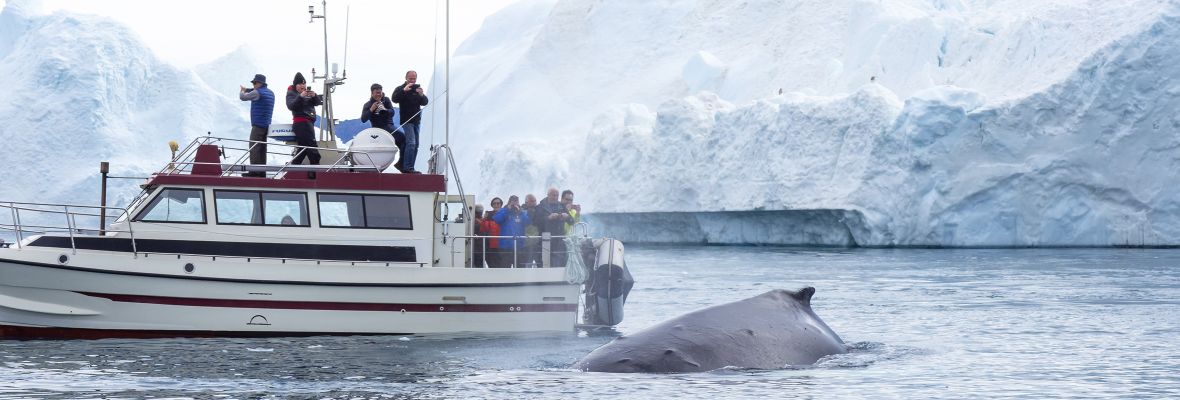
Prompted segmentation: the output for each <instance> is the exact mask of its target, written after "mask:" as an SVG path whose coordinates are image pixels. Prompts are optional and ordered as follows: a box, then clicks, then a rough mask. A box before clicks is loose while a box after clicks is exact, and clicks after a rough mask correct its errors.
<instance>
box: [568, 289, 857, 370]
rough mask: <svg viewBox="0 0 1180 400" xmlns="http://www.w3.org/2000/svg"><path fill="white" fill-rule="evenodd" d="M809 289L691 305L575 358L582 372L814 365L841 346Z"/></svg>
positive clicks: (841, 351) (841, 350)
mask: <svg viewBox="0 0 1180 400" xmlns="http://www.w3.org/2000/svg"><path fill="white" fill-rule="evenodd" d="M813 295H815V288H812V287H805V288H802V289H800V290H798V291H790V290H784V289H776V290H771V291H769V292H766V293H763V294H760V295H757V296H754V297H751V298H748V299H744V300H738V301H735V302H732V303H725V304H720V305H715V306H711V307H707V308H703V309H700V310H696V311H692V312H689V313H687V314H684V315H681V316H679V317H675V318H672V319H670V320H667V321H664V322H660V323H658V324H656V325H653V326H651V327H648V328H646V329H643V330H641V331H639V332H635V333H634V334H629V335H624V336H620V337H618V338H615V339H614V340H612V341H611V342H609V343H607V344H605V345H602V346H601V347H599V348H597V349H595V350H594V351H591V352H590V354H587V355H586V356H585V357H583V358H582V359H580V360H578V361H577V362H575V363H574V364H573V366H572V368H573V369H577V370H582V371H587V372H621V373H628V372H629V373H689V372H705V371H712V370H716V369H720V368H725V367H735V368H754V369H779V368H785V367H789V366H805V365H811V364H814V363H815V362H816V361H817V360H819V359H820V358H823V357H825V356H829V355H833V354H844V353H847V352H848V346H847V345H845V344H844V341H843V340H842V339H840V336H839V335H837V334H836V332H835V331H833V330H832V328H830V327H828V325H827V324H826V323H824V321H823V320H821V319H820V318H819V316H818V315H816V314H815V311H813V310H812V309H811V297H812V296H813Z"/></svg>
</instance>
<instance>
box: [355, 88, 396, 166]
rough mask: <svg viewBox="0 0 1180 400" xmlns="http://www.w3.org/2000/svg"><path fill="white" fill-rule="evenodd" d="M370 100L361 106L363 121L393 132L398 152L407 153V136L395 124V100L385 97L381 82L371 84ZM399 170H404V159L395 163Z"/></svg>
mask: <svg viewBox="0 0 1180 400" xmlns="http://www.w3.org/2000/svg"><path fill="white" fill-rule="evenodd" d="M369 93H370V94H371V95H370V96H369V101H367V102H365V106H364V107H362V108H361V122H368V123H369V124H371V125H372V126H373V127H374V128H381V129H384V130H385V131H386V132H389V133H391V134H393V142H394V144H396V145H397V154H398V155H404V154H406V137H405V136H404V135H402V134H401V132H398V131H397V130H396V128H395V127H394V125H393V102H392V101H390V100H389V98H388V97H385V90H384V89H383V88H382V87H381V84H379V83H374V84H373V85H372V86H369ZM393 167H394V168H397V170H398V171H401V170H402V160H401V159H400V158H399V159H398V160H397V163H396V164H394V165H393Z"/></svg>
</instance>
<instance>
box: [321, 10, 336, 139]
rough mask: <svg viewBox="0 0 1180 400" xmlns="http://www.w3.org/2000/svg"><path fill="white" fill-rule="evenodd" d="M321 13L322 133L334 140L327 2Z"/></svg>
mask: <svg viewBox="0 0 1180 400" xmlns="http://www.w3.org/2000/svg"><path fill="white" fill-rule="evenodd" d="M322 4H323V6H324V9H323V11H321V13H322V15H323V19H324V129H323V131H324V132H328V136H327V138H326V139H332V140H334V139H335V138H336V130H335V125H336V124H334V123H332V118H333V115H332V82H331V81H329V80H328V79H329V78H328V76H329V75H328V71H329V69H328V0H324V1H323V3H322Z"/></svg>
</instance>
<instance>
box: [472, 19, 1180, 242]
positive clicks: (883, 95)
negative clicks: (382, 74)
mask: <svg viewBox="0 0 1180 400" xmlns="http://www.w3.org/2000/svg"><path fill="white" fill-rule="evenodd" d="M1132 3H1133V4H1126V3H1118V4H1115V3H1102V2H1087V1H1083V2H1065V1H1060V2H1015V1H992V2H989V1H958V2H920V1H885V2H867V1H846V2H841V1H836V2H822V4H821V3H817V2H807V1H804V2H799V3H798V4H795V3H792V5H790V6H787V5H783V4H780V3H776V2H709V1H699V2H680V3H675V4H663V3H661V6H664V7H667V8H668V9H667V10H664V11H665V12H662V13H659V15H658V16H655V15H653V14H655V13H656V11H655V10H653V9H648V8H647V7H649V6H650V7H653V8H654V7H655V6H654V5H650V4H646V3H634V2H626V4H617V3H611V2H607V3H601V2H579V1H563V2H558V3H556V4H553V5H552V9H551V10H550V12H549V13H548V14H542V15H540V16H534V18H535V19H534V20H532V21H533V22H532V24H533V25H536V24H540V25H541V28H530V30H528V31H527V32H535V33H532V34H531V35H532V36H531V37H532V41H531V42H529V43H528V44H527V46H526V48H525V49H523V50H522V49H519V48H514V49H515V50H514V51H518V52H522V53H523V54H524V55H523V56H520V57H519V58H518V59H514V60H506V61H504V62H503V63H502V64H496V63H495V62H492V61H489V60H486V59H484V60H483V61H485V62H489V63H491V64H492V65H495V67H496V69H497V70H503V69H509V70H511V69H513V68H514V67H515V66H517V65H521V64H529V65H528V68H532V69H530V70H529V73H530V74H539V75H540V76H517V77H516V78H517V79H514V80H511V81H498V80H495V79H492V80H490V81H484V82H482V83H481V87H482V89H480V90H481V91H482V93H472V94H471V97H470V98H467V99H466V100H465V104H467V105H468V106H471V105H473V104H479V102H482V101H492V100H499V101H501V104H500V107H499V108H498V109H497V111H496V112H497V113H498V114H499V115H497V116H496V117H494V118H495V119H482V118H480V117H478V116H477V115H476V112H477V111H483V112H491V111H490V110H491V109H485V108H481V107H472V108H466V109H465V108H462V107H460V108H459V110H458V111H453V112H456V115H455V118H454V119H457V120H463V121H466V122H464V125H466V126H468V127H470V128H471V129H473V130H474V131H475V132H476V133H478V134H482V135H485V136H483V138H486V139H476V140H473V141H477V142H479V141H481V140H483V142H482V144H481V146H482V147H483V148H484V149H486V151H485V152H484V156H483V158H482V160H481V161H480V162H479V164H478V166H479V169H480V172H481V174H480V176H481V184H482V186H481V187H480V189H479V194H480V197H481V198H482V199H486V198H488V197H487V196H490V195H499V196H505V195H507V194H523V193H528V192H534V193H536V192H540V191H541V190H543V188H544V187H545V186H549V185H557V186H560V187H563V188H565V187H570V188H574V189H575V191H578V192H579V194H578V199H579V201H580V202H582V203H584V205H585V207H586V208H587V209H588V211H589V212H591V213H593V212H596V211H597V212H601V213H609V214H611V215H612V218H615V220H616V221H622V222H619V225H626V224H625V219H621V218H620V217H618V216H619V215H624V214H627V213H634V214H635V215H647V214H643V213H657V212H681V213H686V215H698V214H700V213H710V212H723V213H732V212H744V211H776V210H812V209H829V210H846V211H848V212H854V213H858V214H859V215H862V216H863V223H864V226H865V229H863V230H858V231H856V232H854V233H853V234H854V236H856V237H854V241H855V242H856V243H858V244H862V245H870V246H1109V245H1180V207H1178V205H1180V203H1178V200H1177V199H1180V192H1178V191H1177V190H1176V189H1175V188H1174V187H1175V186H1174V185H1170V184H1169V182H1171V181H1174V180H1175V179H1176V178H1177V176H1176V175H1177V172H1176V171H1177V167H1178V166H1180V165H1177V162H1178V160H1180V156H1178V155H1177V154H1180V153H1178V152H1177V151H1178V147H1180V137H1178V135H1177V131H1178V129H1180V117H1177V116H1176V115H1175V112H1174V110H1175V109H1176V107H1177V106H1180V104H1177V101H1178V100H1177V94H1178V93H1180V82H1178V81H1177V79H1178V78H1180V59H1177V58H1178V57H1180V51H1178V50H1180V49H1178V48H1177V47H1178V46H1180V45H1178V44H1177V43H1180V41H1178V40H1177V39H1180V31H1178V16H1180V11H1178V8H1180V7H1178V6H1177V5H1176V3H1175V2H1172V1H1138V2H1132ZM705 10H711V11H712V12H709V13H706V12H704V11H705ZM649 18H651V19H652V20H650V21H648V20H647V19H649ZM639 19H643V20H644V21H645V22H644V23H643V24H637V23H636V22H637V20H639ZM628 23H632V24H634V26H630V25H628ZM526 25H527V24H526ZM533 25H529V26H533ZM735 26H758V27H759V28H765V29H759V30H758V31H755V32H749V31H743V32H735V31H736V30H738V29H737V28H734V27H735ZM690 30H696V32H689V31H690ZM630 35H642V36H641V37H643V38H644V40H642V41H641V42H642V43H641V44H636V45H631V44H628V43H626V42H625V39H627V36H630ZM476 36H479V34H478V33H477V34H476ZM526 36H527V35H526ZM558 37H560V38H562V39H561V40H558V39H557V38H558ZM517 41H519V39H517ZM558 43H561V44H567V43H568V44H569V45H568V46H564V47H563V46H560V45H558ZM470 52H471V53H478V51H476V50H470ZM702 52H704V54H708V55H710V56H712V57H709V58H707V59H706V58H705V57H703V56H700V54H702ZM608 53H614V54H616V55H617V56H610V57H607V54H608ZM694 57H695V58H694ZM697 58H699V60H697ZM520 60H525V61H520ZM514 63H515V64H514ZM539 66H543V67H539ZM460 68H464V67H460ZM465 68H467V69H472V68H473V66H467V67H465ZM537 71H543V72H537ZM453 79H455V83H456V84H458V83H459V81H458V79H457V78H453ZM714 79H716V80H718V81H719V82H711V80H714ZM701 82H706V83H707V84H708V85H712V86H713V87H715V88H716V89H715V90H712V91H707V92H699V93H693V92H689V87H690V86H699V85H701ZM497 85H515V86H516V87H517V88H518V89H514V90H522V89H521V88H523V89H528V88H532V87H533V86H534V85H541V86H545V87H546V90H543V91H537V92H536V93H538V94H539V95H540V97H538V99H539V100H540V103H531V102H529V103H527V106H521V107H514V106H512V105H510V104H504V103H503V102H502V101H503V100H504V99H505V98H513V97H506V96H498V95H496V93H497V91H496V90H495V89H494V88H496V87H499V86H497ZM489 87H491V88H493V89H488V88H489ZM779 87H783V88H785V90H784V93H783V94H781V95H780V94H777V88H779ZM772 92H773V93H772ZM551 98H552V99H559V100H560V101H549V100H550V99H551ZM542 111H544V112H554V113H557V114H559V115H569V118H568V119H567V120H566V121H564V122H562V123H551V122H550V121H548V120H547V119H545V117H539V118H528V117H525V116H524V115H521V116H520V117H519V118H517V119H514V120H513V121H512V122H511V123H503V124H501V123H500V122H497V121H502V120H504V119H506V118H509V116H510V115H512V114H513V113H515V112H522V113H530V115H531V114H540V113H541V112H542ZM485 124H486V125H485ZM500 130H508V131H510V132H506V133H501V132H500ZM515 131H543V132H546V133H547V134H548V135H549V136H548V137H552V138H553V140H550V141H548V142H545V143H534V142H524V141H514V140H513V133H512V132H515ZM533 137H537V136H536V135H534V136H533ZM540 137H546V136H543V135H542V136H540ZM488 139H490V140H488ZM534 140H535V139H534ZM644 218H647V217H646V216H645V217H644ZM676 218H680V217H676ZM639 219H641V218H638V217H637V219H636V221H638V220H639ZM645 221H646V220H645ZM637 223H638V222H637ZM623 229H631V228H630V227H625V228H623ZM772 242H773V241H772Z"/></svg>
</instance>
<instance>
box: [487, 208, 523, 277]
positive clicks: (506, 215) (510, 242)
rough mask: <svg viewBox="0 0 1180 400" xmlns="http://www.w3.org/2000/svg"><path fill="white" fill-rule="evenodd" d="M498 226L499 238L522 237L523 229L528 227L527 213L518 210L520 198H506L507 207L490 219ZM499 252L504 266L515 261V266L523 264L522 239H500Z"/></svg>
mask: <svg viewBox="0 0 1180 400" xmlns="http://www.w3.org/2000/svg"><path fill="white" fill-rule="evenodd" d="M492 219H493V220H495V221H496V224H498V225H500V236H524V228H525V227H526V226H528V225H529V213H528V212H525V211H524V210H522V209H521V208H520V197H517V196H516V195H512V196H511V197H509V198H508V205H507V206H505V207H504V208H501V209H500V211H499V212H496V215H495V216H493V217H492ZM500 251H502V252H503V257H504V260H505V264H511V263H512V262H513V261H512V260H515V263H516V266H517V267H520V266H522V265H524V263H525V257H526V256H527V254H526V253H525V247H524V238H512V239H500Z"/></svg>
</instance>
